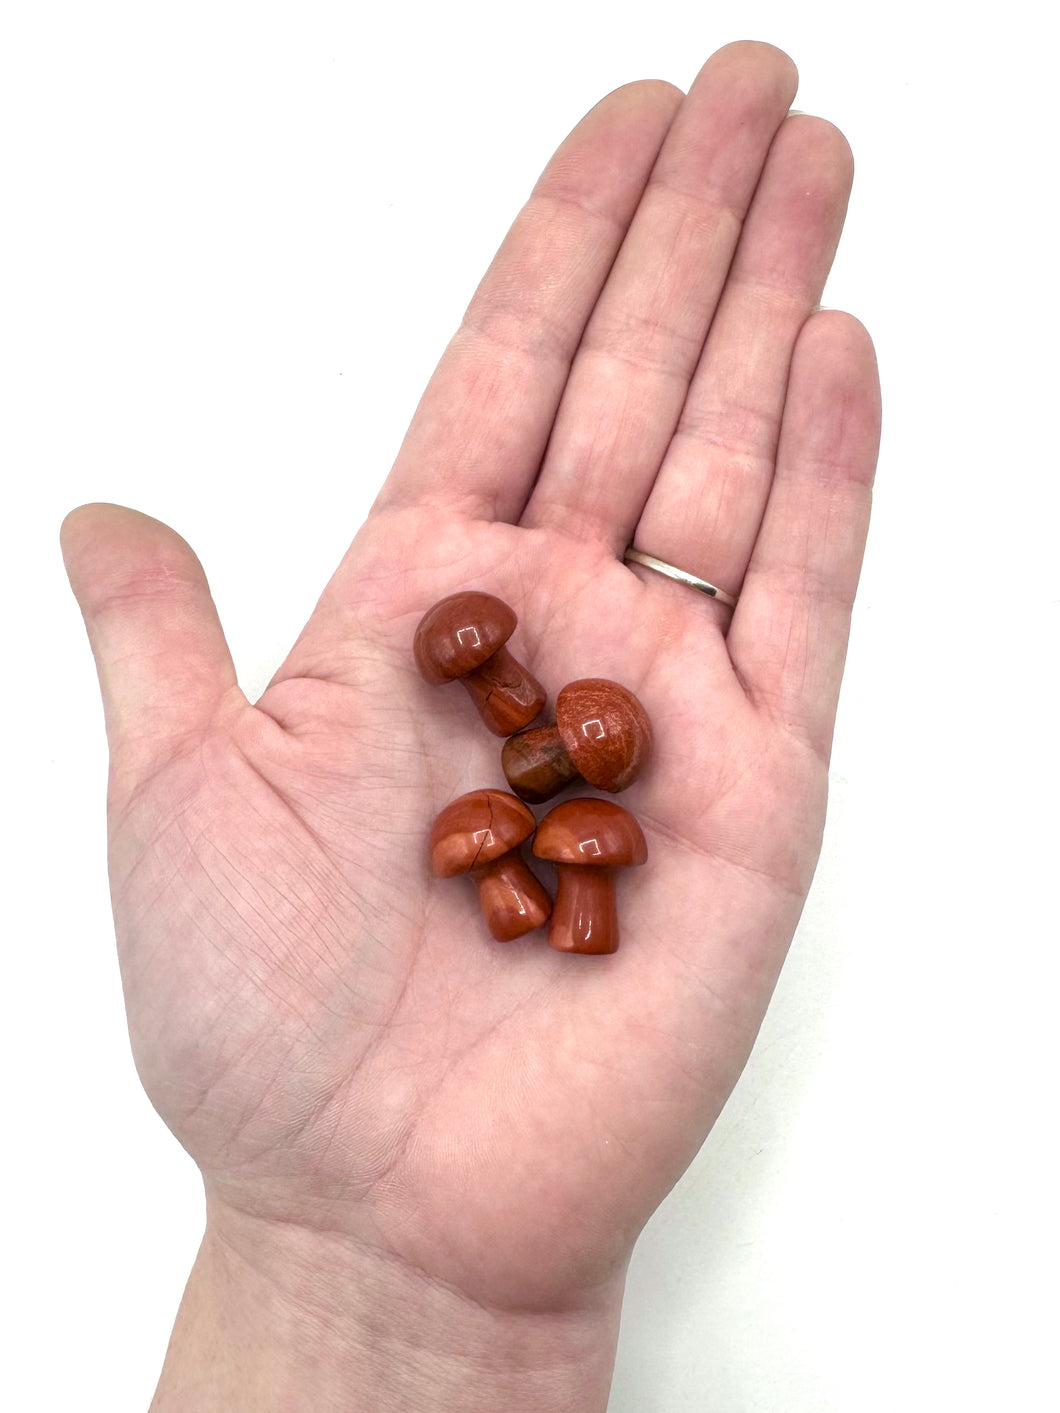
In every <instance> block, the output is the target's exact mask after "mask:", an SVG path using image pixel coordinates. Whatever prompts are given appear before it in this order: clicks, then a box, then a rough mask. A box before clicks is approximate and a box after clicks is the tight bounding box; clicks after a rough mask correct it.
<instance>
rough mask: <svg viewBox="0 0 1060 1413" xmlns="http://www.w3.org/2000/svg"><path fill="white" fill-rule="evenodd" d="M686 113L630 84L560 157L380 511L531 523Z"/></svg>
mask: <svg viewBox="0 0 1060 1413" xmlns="http://www.w3.org/2000/svg"><path fill="white" fill-rule="evenodd" d="M681 99H682V94H681V92H680V90H679V89H677V88H674V87H673V86H672V85H670V84H667V83H659V82H654V81H644V82H640V83H632V84H628V85H626V86H625V87H624V88H619V89H617V90H616V91H615V92H614V93H611V94H609V95H608V96H607V97H606V98H604V99H603V100H602V101H601V102H600V103H598V104H597V105H596V107H595V108H593V109H592V110H591V111H590V112H589V113H588V114H587V115H586V116H585V117H584V118H583V119H582V121H581V122H580V123H579V124H578V125H577V127H576V128H575V129H574V130H573V132H572V133H571V134H570V136H569V137H568V138H566V140H565V141H564V142H563V143H562V145H561V146H560V147H559V149H558V151H557V152H556V154H555V156H554V157H553V158H552V160H551V161H550V162H549V164H548V166H547V167H546V168H545V171H544V173H543V174H542V176H541V178H540V180H539V181H538V183H537V185H536V186H535V188H534V190H533V193H532V195H531V196H530V199H529V201H528V202H527V204H526V206H525V207H524V208H523V210H522V211H521V212H520V214H519V216H518V217H517V218H516V221H515V223H514V225H513V226H512V228H511V230H510V231H509V233H508V235H507V237H506V239H505V241H504V243H503V244H502V246H501V248H500V250H499V251H498V252H497V255H496V257H495V258H494V260H493V263H492V264H491V265H490V268H489V269H488V270H487V272H486V274H485V276H484V278H483V280H482V283H481V284H480V286H479V288H478V290H477V292H476V294H475V296H474V298H473V299H472V301H471V304H470V306H469V307H468V310H467V313H466V314H465V316H464V320H463V323H462V324H461V327H460V329H459V331H458V332H457V333H456V335H455V336H454V338H453V339H452V341H451V342H450V344H449V347H448V348H447V349H446V351H445V353H444V354H443V356H442V359H441V362H440V363H439V364H438V367H437V369H436V370H435V373H434V375H433V377H432V378H431V381H430V383H429V384H428V386H427V390H426V391H425V393H424V394H423V397H422V399H421V401H420V404H419V407H418V408H417V410H416V414H415V416H414V418H413V420H412V424H411V426H410V427H409V430H408V433H407V434H406V436H405V440H404V442H403V443H402V446H401V449H400V451H399V453H398V456H397V460H396V461H395V463H394V468H393V470H392V471H391V473H390V475H389V477H388V478H387V481H386V483H385V484H384V486H383V489H382V491H381V492H380V495H379V499H378V500H377V501H376V506H377V508H391V507H395V506H400V505H408V504H420V505H439V506H447V507H458V508H460V509H464V510H467V512H468V513H469V514H471V515H477V516H480V517H484V518H490V519H499V520H515V519H517V518H518V516H519V514H520V513H521V511H522V508H523V505H524V504H525V502H526V499H527V496H528V495H529V493H530V488H531V486H532V485H533V482H534V478H535V476H536V475H537V470H538V467H539V465H540V463H541V459H542V457H543V456H544V452H545V446H546V444H547V442H548V437H549V433H550V431H551V429H552V423H553V420H554V418H555V415H556V409H557V407H558V406H559V400H560V396H561V394H562V392H563V388H564V386H565V384H566V381H567V373H568V370H569V368H570V364H571V361H572V359H573V357H574V354H575V351H576V350H577V348H578V344H579V342H580V340H581V335H582V330H583V329H584V327H585V325H586V323H587V322H588V319H589V315H590V314H591V313H592V309H593V306H594V304H595V303H596V299H597V296H598V295H599V293H600V290H601V289H602V287H603V285H604V282H605V280H606V279H607V275H608V272H609V270H610V269H611V265H612V263H613V261H614V259H615V256H616V254H617V252H618V249H619V247H620V246H621V244H622V240H623V237H624V236H625V233H626V229H627V227H628V226H629V223H630V221H631V220H632V218H633V214H634V212H635V211H636V209H637V205H638V203H639V201H640V197H641V194H642V192H643V190H644V188H645V186H646V184H647V181H648V177H649V175H650V173H651V169H652V166H653V164H654V162H655V158H656V156H657V154H658V152H659V149H660V147H661V146H662V143H663V139H664V138H665V136H666V133H667V132H668V130H669V128H670V124H671V122H672V121H673V118H674V115H675V114H676V112H677V109H678V107H679V106H680V103H681Z"/></svg>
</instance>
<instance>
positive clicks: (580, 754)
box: [556, 677, 651, 794]
mask: <svg viewBox="0 0 1060 1413" xmlns="http://www.w3.org/2000/svg"><path fill="white" fill-rule="evenodd" d="M556 728H557V730H558V731H559V734H560V738H561V740H562V741H563V745H564V747H565V748H566V751H567V754H568V755H569V756H570V758H571V760H572V761H573V762H574V764H575V765H576V766H577V767H578V774H579V775H581V776H583V777H584V779H586V780H587V781H588V782H589V784H590V785H594V786H595V787H596V789H597V790H607V791H608V792H609V793H611V794H616V793H617V792H618V791H619V790H624V789H625V788H626V787H627V785H632V784H633V782H634V780H636V778H637V776H638V775H639V774H640V772H641V770H642V769H643V767H644V764H645V762H646V761H647V759H648V757H649V755H650V754H651V722H650V721H649V720H648V713H647V712H646V711H645V710H644V708H643V707H642V706H641V704H640V702H639V701H638V700H637V698H636V697H635V696H634V695H633V693H632V692H631V691H630V690H629V689H628V688H627V687H623V686H622V685H621V684H620V683H618V682H609V681H608V679H607V678H606V677H583V678H581V679H580V680H579V681H577V682H568V683H567V685H566V687H564V688H563V690H562V691H561V692H560V694H559V696H558V697H557V698H556Z"/></svg>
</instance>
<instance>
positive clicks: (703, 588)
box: [622, 545, 736, 608]
mask: <svg viewBox="0 0 1060 1413" xmlns="http://www.w3.org/2000/svg"><path fill="white" fill-rule="evenodd" d="M622 558H623V559H624V560H625V562H626V563H627V564H643V565H644V568H645V569H655V570H657V571H658V572H659V573H660V574H665V575H666V577H667V578H668V579H676V580H677V582H678V583H679V584H687V585H688V587H689V588H690V589H698V590H699V592H700V593H701V594H706V596H707V598H709V599H717V601H718V603H723V604H725V605H726V606H727V607H728V608H735V607H736V600H735V599H734V598H733V596H732V594H727V593H726V592H725V590H724V589H719V588H718V586H717V585H716V584H708V583H707V581H706V579H699V578H697V577H696V575H695V574H689V573H688V571H687V570H685V569H678V568H676V566H675V565H673V564H667V563H666V561H665V560H663V559H656V558H655V556H654V555H653V554H645V553H644V551H643V550H639V549H634V548H633V546H632V545H630V547H629V549H628V550H626V552H625V554H624V555H623V556H622Z"/></svg>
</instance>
